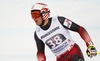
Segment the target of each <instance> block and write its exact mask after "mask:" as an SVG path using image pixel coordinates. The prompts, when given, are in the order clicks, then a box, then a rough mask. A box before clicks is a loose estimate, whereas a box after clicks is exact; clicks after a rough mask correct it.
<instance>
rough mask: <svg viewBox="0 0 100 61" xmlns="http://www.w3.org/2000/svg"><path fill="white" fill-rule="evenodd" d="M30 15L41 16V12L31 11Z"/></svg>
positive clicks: (34, 17) (33, 16)
mask: <svg viewBox="0 0 100 61" xmlns="http://www.w3.org/2000/svg"><path fill="white" fill-rule="evenodd" d="M31 16H32V18H33V19H36V18H38V17H40V16H41V13H40V11H38V10H35V11H31Z"/></svg>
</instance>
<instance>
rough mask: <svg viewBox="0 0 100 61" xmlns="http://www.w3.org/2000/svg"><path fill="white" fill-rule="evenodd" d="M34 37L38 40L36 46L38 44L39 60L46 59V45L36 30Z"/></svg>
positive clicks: (44, 60)
mask: <svg viewBox="0 0 100 61" xmlns="http://www.w3.org/2000/svg"><path fill="white" fill-rule="evenodd" d="M34 39H35V41H36V46H37V50H38V51H37V59H38V61H42V60H43V61H46V57H45V52H44V50H45V45H44V43H43V42H42V41H41V40H40V39H39V38H38V37H37V35H36V32H35V33H34Z"/></svg>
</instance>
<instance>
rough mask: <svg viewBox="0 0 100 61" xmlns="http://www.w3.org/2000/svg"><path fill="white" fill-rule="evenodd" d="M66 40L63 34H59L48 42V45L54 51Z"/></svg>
mask: <svg viewBox="0 0 100 61" xmlns="http://www.w3.org/2000/svg"><path fill="white" fill-rule="evenodd" d="M65 39H66V38H65V37H64V36H63V35H62V34H57V35H55V36H53V37H51V38H50V39H49V40H47V42H46V44H47V45H48V46H49V48H50V49H52V48H55V47H56V46H58V45H60V44H61V43H62V42H63V41H64V40H65Z"/></svg>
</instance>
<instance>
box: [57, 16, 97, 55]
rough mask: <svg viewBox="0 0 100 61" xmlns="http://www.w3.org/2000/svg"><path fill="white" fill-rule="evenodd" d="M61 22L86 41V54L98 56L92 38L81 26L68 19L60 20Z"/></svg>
mask: <svg viewBox="0 0 100 61" xmlns="http://www.w3.org/2000/svg"><path fill="white" fill-rule="evenodd" d="M59 21H60V23H61V24H62V25H63V26H64V27H65V28H67V29H69V30H72V31H75V32H77V33H79V35H80V36H81V38H82V39H83V40H84V41H85V43H86V45H87V50H86V52H87V55H88V56H89V57H92V56H96V55H97V51H96V49H95V47H94V44H93V42H92V41H91V38H90V36H89V34H88V32H87V31H86V29H85V28H83V27H82V26H79V25H78V24H76V23H74V22H72V21H71V20H69V19H66V18H63V19H61V18H60V19H59Z"/></svg>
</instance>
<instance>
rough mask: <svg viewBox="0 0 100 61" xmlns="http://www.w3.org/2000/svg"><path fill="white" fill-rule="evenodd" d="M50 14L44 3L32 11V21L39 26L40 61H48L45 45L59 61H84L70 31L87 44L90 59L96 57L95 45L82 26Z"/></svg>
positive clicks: (37, 4) (35, 36) (37, 40)
mask: <svg viewBox="0 0 100 61" xmlns="http://www.w3.org/2000/svg"><path fill="white" fill-rule="evenodd" d="M49 13H50V10H49V8H48V6H47V5H46V4H44V3H36V4H35V5H33V7H32V9H31V15H32V19H33V20H34V21H35V23H36V25H37V28H36V31H35V33H34V38H35V41H36V45H37V50H38V51H37V58H38V61H46V56H45V52H44V50H45V45H44V44H46V45H47V46H48V47H49V48H50V49H51V51H52V52H53V53H54V54H55V56H56V57H57V61H84V57H83V54H82V52H81V50H80V48H79V46H78V45H77V44H76V43H75V42H74V40H73V39H72V38H71V35H70V32H69V31H68V30H71V31H74V32H77V33H79V34H80V36H81V38H82V39H83V40H84V41H85V43H86V46H87V50H86V52H87V55H88V56H89V57H92V56H96V54H97V51H96V49H95V47H94V44H93V42H92V41H91V39H90V37H89V35H88V33H87V31H86V30H85V29H84V28H83V27H82V26H79V25H78V24H76V23H74V22H72V21H71V20H69V19H67V18H65V17H62V16H55V17H51V18H49V16H50V14H49Z"/></svg>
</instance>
